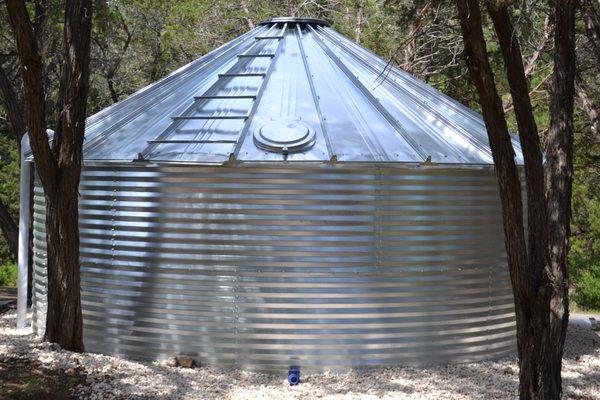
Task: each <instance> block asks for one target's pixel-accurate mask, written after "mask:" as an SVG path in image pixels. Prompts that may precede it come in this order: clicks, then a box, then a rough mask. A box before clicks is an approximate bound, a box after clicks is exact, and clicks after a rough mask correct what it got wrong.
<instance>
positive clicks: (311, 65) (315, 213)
mask: <svg viewBox="0 0 600 400" xmlns="http://www.w3.org/2000/svg"><path fill="white" fill-rule="evenodd" d="M514 145H515V147H516V148H517V149H519V144H518V141H517V139H514ZM84 157H85V169H84V172H83V176H82V179H81V187H80V193H81V199H80V229H81V270H82V285H83V287H82V298H83V300H82V302H83V317H84V340H85V346H86V349H87V350H88V351H92V352H101V353H107V354H122V355H126V356H129V357H138V358H146V359H153V358H165V357H171V356H174V355H178V354H186V355H192V356H194V357H197V358H198V359H199V360H200V362H202V363H203V364H213V365H240V366H243V367H245V368H257V369H277V368H284V367H287V366H289V365H299V366H301V367H303V368H309V369H323V368H333V369H344V368H347V367H354V366H366V365H384V364H409V363H417V364H425V363H432V362H445V361H466V360H479V359H487V358H492V357H497V356H501V355H504V354H506V353H509V352H512V351H513V349H514V347H515V320H514V311H513V298H512V294H511V289H510V282H509V277H508V272H507V261H506V255H505V248H504V237H503V233H502V226H501V218H502V215H501V209H500V202H499V197H498V190H497V183H496V178H495V175H494V170H493V164H492V156H491V152H490V149H489V144H488V140H487V135H486V131H485V127H484V124H483V122H482V119H481V117H480V116H479V115H478V114H477V113H475V112H473V111H471V110H469V109H467V108H465V107H464V106H462V105H461V104H459V103H457V102H456V101H454V100H452V99H450V98H448V97H446V96H445V95H443V94H441V93H440V92H438V91H436V90H435V89H433V88H431V87H429V86H428V85H426V84H425V83H423V82H421V81H419V80H417V79H415V78H414V77H412V76H410V75H409V74H407V73H405V72H403V71H401V70H399V69H397V68H394V67H391V66H389V65H388V63H387V61H386V60H383V59H381V58H379V57H377V56H376V55H374V54H373V53H371V52H369V51H368V50H366V49H364V48H361V47H360V46H358V45H356V44H355V43H353V42H351V41H350V40H348V39H347V38H345V37H343V36H341V35H340V34H338V33H336V32H335V31H334V30H332V29H331V28H330V27H329V26H328V24H327V23H326V22H324V21H319V20H310V19H298V18H279V19H273V20H269V21H266V22H264V23H262V24H261V25H260V26H259V27H257V28H256V29H254V30H252V31H250V32H248V33H246V34H245V35H243V36H241V37H239V38H237V39H235V40H233V41H232V42H229V43H227V44H225V45H224V46H222V47H220V48H218V49H216V50H215V51H213V52H211V53H209V54H207V55H206V56H204V57H202V58H200V59H198V60H196V61H194V62H192V63H190V64H188V65H186V66H184V67H182V68H181V69H179V70H177V71H175V72H174V73H172V74H171V75H169V76H168V77H166V78H164V79H162V80H160V81H158V82H156V83H154V84H152V85H150V86H148V87H146V88H144V89H142V90H141V91H139V92H138V93H136V94H134V95H133V96H131V97H130V98H128V99H126V100H124V101H122V102H120V103H118V104H115V105H113V106H111V107H109V108H107V109H106V110H103V111H102V112H100V113H98V114H96V115H94V116H92V117H90V118H89V120H88V122H87V134H86V142H85V156H84ZM516 157H517V161H518V162H519V163H521V162H522V159H521V154H520V152H517V156H516ZM43 222H44V206H43V193H42V192H41V189H40V188H39V185H37V188H36V192H35V229H34V230H35V291H34V292H35V306H34V311H35V313H34V324H35V327H36V329H37V330H38V332H42V329H43V326H42V325H43V323H44V312H45V294H46V280H45V256H46V252H45V233H44V223H43Z"/></svg>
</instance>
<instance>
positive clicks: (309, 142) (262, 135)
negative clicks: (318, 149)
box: [254, 119, 316, 154]
mask: <svg viewBox="0 0 600 400" xmlns="http://www.w3.org/2000/svg"><path fill="white" fill-rule="evenodd" d="M315 140H316V135H315V131H314V130H312V129H310V128H309V127H308V126H306V125H305V124H303V123H302V122H300V121H296V120H289V119H288V120H280V121H271V122H268V123H266V124H264V125H263V126H262V127H261V128H260V129H259V130H257V131H255V132H254V143H255V144H256V146H258V147H260V148H261V149H263V150H267V151H270V152H272V153H281V154H287V153H297V152H300V151H304V150H308V149H310V148H311V147H313V146H314V144H315Z"/></svg>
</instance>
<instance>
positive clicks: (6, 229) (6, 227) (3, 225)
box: [0, 200, 19, 260]
mask: <svg viewBox="0 0 600 400" xmlns="http://www.w3.org/2000/svg"><path fill="white" fill-rule="evenodd" d="M0 229H2V236H4V240H6V244H7V245H8V250H9V251H10V254H11V256H12V257H13V259H14V260H16V259H17V258H18V257H19V227H18V226H17V224H16V223H15V221H14V219H13V218H12V216H11V215H10V211H9V210H8V207H7V206H6V205H5V204H4V203H3V202H2V201H1V200H0Z"/></svg>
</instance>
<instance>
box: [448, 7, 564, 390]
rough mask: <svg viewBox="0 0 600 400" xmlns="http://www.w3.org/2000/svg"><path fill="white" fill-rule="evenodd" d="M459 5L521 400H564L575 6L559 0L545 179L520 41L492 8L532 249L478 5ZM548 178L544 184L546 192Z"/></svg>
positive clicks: (504, 13)
mask: <svg viewBox="0 0 600 400" xmlns="http://www.w3.org/2000/svg"><path fill="white" fill-rule="evenodd" d="M457 5H458V11H459V16H460V20H461V28H462V32H463V41H464V45H465V55H466V61H467V66H468V68H469V74H470V76H471V79H472V80H473V82H474V84H475V86H476V88H477V92H478V94H479V100H480V103H481V108H482V112H483V117H484V121H485V125H486V128H487V131H488V137H489V141H490V146H491V148H492V154H493V157H494V164H495V166H496V173H497V175H498V183H499V188H500V198H501V202H502V210H503V222H504V234H505V239H506V250H507V255H508V266H509V271H510V277H511V282H512V286H513V294H514V300H515V313H516V319H517V346H518V352H519V367H520V375H519V380H520V386H519V396H520V398H521V399H559V398H560V396H561V394H562V386H561V364H562V354H563V348H564V339H565V334H566V326H567V325H566V324H567V320H568V279H567V275H566V265H567V264H566V262H567V258H566V257H567V250H568V246H567V239H568V233H569V232H568V226H569V218H570V212H569V210H570V194H571V189H570V184H571V174H572V128H573V127H572V117H573V105H572V103H573V74H574V65H575V64H574V63H573V62H572V61H573V59H574V36H573V26H574V25H573V16H574V12H573V10H574V7H573V3H572V2H571V1H569V0H558V1H557V4H556V11H555V13H556V24H557V25H558V26H560V27H559V28H558V29H557V33H556V39H555V48H556V56H555V70H554V86H555V90H554V93H553V103H552V122H551V130H553V132H551V133H549V135H548V147H547V149H546V153H547V155H548V164H547V169H546V172H545V174H544V171H543V168H542V160H541V154H540V144H539V137H538V133H537V126H536V123H535V119H534V117H533V112H532V108H531V102H530V99H529V88H528V83H527V78H526V74H525V69H524V66H523V60H522V55H521V50H520V47H519V43H518V39H517V37H516V34H515V32H514V28H513V26H512V23H511V21H510V16H509V13H508V9H507V8H506V7H507V6H506V5H502V4H500V5H498V3H496V2H492V1H488V2H487V6H488V11H489V13H490V16H491V17H492V21H493V23H494V28H495V30H496V34H497V36H498V39H499V43H500V46H501V50H502V55H503V58H504V62H505V64H506V68H507V77H508V82H509V86H510V88H511V95H512V98H513V103H514V106H515V114H516V117H517V123H518V126H519V134H520V137H521V147H522V150H523V156H524V160H525V175H526V183H527V185H526V186H527V197H528V205H527V206H528V219H529V220H528V241H527V242H526V241H525V240H524V236H525V235H524V229H523V225H522V224H523V206H522V204H521V199H520V187H519V178H518V174H517V173H516V165H515V161H514V153H513V148H512V144H511V142H510V139H509V134H508V129H507V124H506V118H505V115H504V111H503V109H502V104H501V101H500V97H499V96H498V92H497V90H496V85H495V82H494V76H493V73H492V69H491V66H490V64H489V60H488V58H487V49H486V44H485V39H484V36H483V29H482V24H481V11H480V9H479V2H478V0H457ZM569 61H571V62H570V63H569ZM550 158H552V160H550ZM542 178H545V182H546V188H544V185H543V182H544V180H543V179H542ZM550 180H552V182H550ZM526 243H527V244H526Z"/></svg>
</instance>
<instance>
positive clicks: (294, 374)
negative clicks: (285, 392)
mask: <svg viewBox="0 0 600 400" xmlns="http://www.w3.org/2000/svg"><path fill="white" fill-rule="evenodd" d="M287 380H288V382H289V384H290V386H295V385H297V384H299V383H300V367H290V370H289V371H288V378H287Z"/></svg>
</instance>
